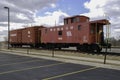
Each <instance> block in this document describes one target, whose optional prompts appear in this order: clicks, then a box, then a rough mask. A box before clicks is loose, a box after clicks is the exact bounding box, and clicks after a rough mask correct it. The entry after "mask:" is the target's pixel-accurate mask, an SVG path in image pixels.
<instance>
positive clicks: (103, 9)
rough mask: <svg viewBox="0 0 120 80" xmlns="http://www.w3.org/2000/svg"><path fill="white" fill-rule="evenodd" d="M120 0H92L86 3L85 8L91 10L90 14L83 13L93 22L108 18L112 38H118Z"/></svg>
mask: <svg viewBox="0 0 120 80" xmlns="http://www.w3.org/2000/svg"><path fill="white" fill-rule="evenodd" d="M119 4H120V0H90V1H89V2H85V3H84V6H85V8H86V9H88V10H89V12H88V13H83V14H84V15H86V16H89V17H90V18H91V20H95V19H103V18H106V17H105V14H106V16H108V17H109V18H110V19H109V18H108V17H107V19H109V20H110V22H111V28H112V29H111V30H112V31H111V32H112V36H114V37H116V38H118V36H120V34H118V32H119V33H120V30H119V29H120V26H119V25H120V22H119V21H120V5H119Z"/></svg>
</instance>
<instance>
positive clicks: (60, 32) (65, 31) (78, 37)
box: [41, 15, 110, 52]
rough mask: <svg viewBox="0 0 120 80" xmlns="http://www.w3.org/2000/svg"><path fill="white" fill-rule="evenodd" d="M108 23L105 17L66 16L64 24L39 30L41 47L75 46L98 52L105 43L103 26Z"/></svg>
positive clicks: (79, 48)
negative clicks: (91, 18)
mask: <svg viewBox="0 0 120 80" xmlns="http://www.w3.org/2000/svg"><path fill="white" fill-rule="evenodd" d="M108 24H110V23H109V21H108V20H106V19H102V20H95V21H90V18H89V17H87V16H80V15H76V16H72V17H67V18H65V19H64V25H62V26H54V27H49V28H43V29H42V30H41V47H43V48H58V49H61V48H68V47H76V49H77V50H80V51H95V52H100V51H101V50H102V46H103V45H105V42H104V30H103V26H104V25H108Z"/></svg>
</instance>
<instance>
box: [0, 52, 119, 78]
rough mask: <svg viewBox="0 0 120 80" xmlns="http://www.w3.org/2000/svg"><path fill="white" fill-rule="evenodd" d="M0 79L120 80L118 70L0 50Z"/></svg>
mask: <svg viewBox="0 0 120 80" xmlns="http://www.w3.org/2000/svg"><path fill="white" fill-rule="evenodd" d="M0 80H120V70H113V69H105V68H100V67H95V66H86V65H80V64H72V63H65V62H59V61H53V60H47V59H40V58H32V57H27V56H18V55H13V54H9V53H2V52H0Z"/></svg>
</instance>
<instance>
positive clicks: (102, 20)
mask: <svg viewBox="0 0 120 80" xmlns="http://www.w3.org/2000/svg"><path fill="white" fill-rule="evenodd" d="M90 23H91V24H95V23H99V24H102V25H107V24H110V22H109V20H107V19H101V20H94V21H90Z"/></svg>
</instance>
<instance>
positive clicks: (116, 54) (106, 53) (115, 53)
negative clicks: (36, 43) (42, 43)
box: [22, 47, 120, 56]
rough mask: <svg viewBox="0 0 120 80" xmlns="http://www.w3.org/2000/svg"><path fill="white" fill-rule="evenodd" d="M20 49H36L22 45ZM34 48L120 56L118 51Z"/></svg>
mask: <svg viewBox="0 0 120 80" xmlns="http://www.w3.org/2000/svg"><path fill="white" fill-rule="evenodd" d="M22 49H36V48H28V47H23V48H22ZM36 50H50V51H63V52H75V53H76V52H78V53H83V54H97V55H101V54H102V55H114V56H120V52H89V51H88V52H82V51H77V50H72V49H61V50H59V49H43V48H37V49H36Z"/></svg>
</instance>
